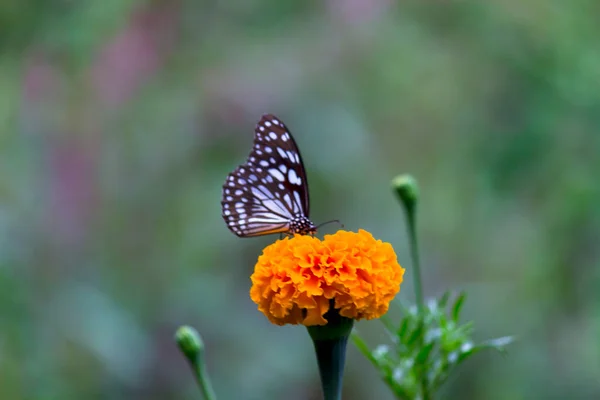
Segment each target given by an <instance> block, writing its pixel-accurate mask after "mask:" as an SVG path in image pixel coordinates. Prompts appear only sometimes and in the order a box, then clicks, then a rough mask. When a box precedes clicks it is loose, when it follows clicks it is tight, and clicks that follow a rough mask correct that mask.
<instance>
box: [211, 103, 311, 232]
mask: <svg viewBox="0 0 600 400" xmlns="http://www.w3.org/2000/svg"><path fill="white" fill-rule="evenodd" d="M221 206H222V216H223V219H224V220H225V223H226V224H227V227H228V228H229V229H230V230H231V231H232V232H233V233H234V234H236V235H237V236H240V237H251V236H262V235H268V234H272V233H284V234H290V235H293V234H296V233H298V234H302V235H306V234H314V233H315V232H316V226H315V225H314V224H313V223H312V221H311V220H310V219H309V206H310V201H309V193H308V181H307V179H306V172H305V170H304V164H303V162H302V157H301V156H300V151H299V150H298V146H297V145H296V142H295V141H294V138H293V137H292V135H291V134H290V132H289V130H288V129H287V127H286V126H285V124H284V123H283V122H281V120H280V119H279V118H277V117H276V116H274V115H273V114H265V115H263V116H262V118H261V119H260V121H259V122H258V124H257V125H256V128H255V130H254V143H253V148H252V151H251V153H250V155H249V156H248V159H247V160H246V163H245V164H242V165H240V166H239V167H237V168H236V169H235V170H234V171H233V172H232V173H230V174H229V175H228V176H227V179H226V181H225V183H224V184H223V193H222V199H221Z"/></svg>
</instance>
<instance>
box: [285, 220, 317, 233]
mask: <svg viewBox="0 0 600 400" xmlns="http://www.w3.org/2000/svg"><path fill="white" fill-rule="evenodd" d="M290 233H291V234H295V233H299V234H300V235H309V234H310V235H314V234H315V233H317V227H316V225H315V224H313V223H312V221H311V220H310V219H308V218H306V217H305V216H303V215H298V216H295V217H294V218H292V219H290Z"/></svg>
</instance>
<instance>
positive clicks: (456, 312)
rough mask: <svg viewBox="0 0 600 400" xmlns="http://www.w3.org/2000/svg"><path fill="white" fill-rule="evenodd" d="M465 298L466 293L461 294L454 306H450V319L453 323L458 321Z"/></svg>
mask: <svg viewBox="0 0 600 400" xmlns="http://www.w3.org/2000/svg"><path fill="white" fill-rule="evenodd" d="M466 297H467V293H466V292H462V293H461V294H460V295H458V297H457V298H456V301H455V302H454V306H452V319H453V320H454V321H455V322H458V319H459V317H460V310H461V308H462V306H463V304H464V303H465V299H466Z"/></svg>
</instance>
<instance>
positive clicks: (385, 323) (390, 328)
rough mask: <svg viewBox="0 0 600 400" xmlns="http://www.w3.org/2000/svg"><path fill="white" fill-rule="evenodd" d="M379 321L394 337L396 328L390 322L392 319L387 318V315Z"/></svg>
mask: <svg viewBox="0 0 600 400" xmlns="http://www.w3.org/2000/svg"><path fill="white" fill-rule="evenodd" d="M379 320H380V321H381V323H382V324H383V327H384V328H385V330H386V331H387V333H388V334H390V335H391V336H393V335H394V331H395V330H396V328H395V327H394V324H393V323H392V321H390V319H389V318H387V317H386V316H385V315H384V316H383V317H381V318H379Z"/></svg>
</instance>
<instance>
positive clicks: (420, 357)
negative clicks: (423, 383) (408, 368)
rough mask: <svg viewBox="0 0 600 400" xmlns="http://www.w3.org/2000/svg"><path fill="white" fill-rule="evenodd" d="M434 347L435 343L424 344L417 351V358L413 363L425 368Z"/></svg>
mask: <svg viewBox="0 0 600 400" xmlns="http://www.w3.org/2000/svg"><path fill="white" fill-rule="evenodd" d="M434 346H435V342H431V343H429V344H426V345H425V346H423V347H422V348H421V350H419V353H418V354H417V357H416V358H415V363H417V364H418V365H421V366H425V365H426V364H427V360H428V359H429V355H430V354H431V350H433V347H434Z"/></svg>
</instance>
